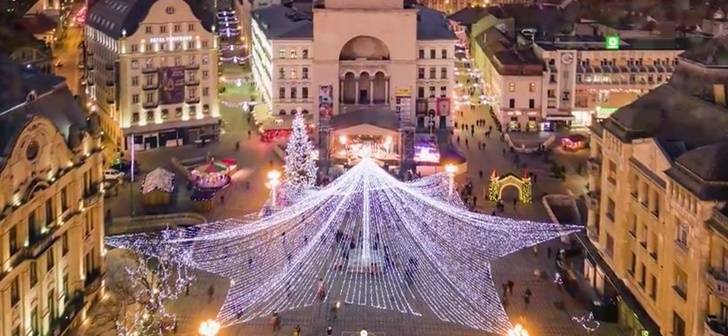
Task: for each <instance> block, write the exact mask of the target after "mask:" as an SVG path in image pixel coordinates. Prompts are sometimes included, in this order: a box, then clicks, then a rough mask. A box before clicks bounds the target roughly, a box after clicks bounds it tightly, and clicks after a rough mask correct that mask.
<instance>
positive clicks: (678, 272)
mask: <svg viewBox="0 0 728 336" xmlns="http://www.w3.org/2000/svg"><path fill="white" fill-rule="evenodd" d="M674 283H675V284H674V285H673V289H674V290H675V292H676V293H677V294H678V295H679V296H680V297H681V298H683V299H686V298H687V297H688V275H687V273H685V271H683V270H682V269H680V267H678V266H677V265H675V276H674Z"/></svg>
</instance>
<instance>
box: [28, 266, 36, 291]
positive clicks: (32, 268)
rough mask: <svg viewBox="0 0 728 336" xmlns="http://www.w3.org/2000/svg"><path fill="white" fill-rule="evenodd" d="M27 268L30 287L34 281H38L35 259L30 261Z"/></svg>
mask: <svg viewBox="0 0 728 336" xmlns="http://www.w3.org/2000/svg"><path fill="white" fill-rule="evenodd" d="M29 269H30V271H29V277H30V287H31V288H32V287H33V286H35V284H36V283H38V264H36V262H35V261H32V262H31V263H30V266H29Z"/></svg>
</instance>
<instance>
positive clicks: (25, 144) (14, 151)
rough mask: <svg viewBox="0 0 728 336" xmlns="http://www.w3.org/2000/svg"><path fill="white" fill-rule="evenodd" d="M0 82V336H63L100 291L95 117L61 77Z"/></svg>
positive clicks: (14, 70)
mask: <svg viewBox="0 0 728 336" xmlns="http://www.w3.org/2000/svg"><path fill="white" fill-rule="evenodd" d="M0 76H1V77H2V78H3V79H4V80H3V81H0V186H2V187H0V293H1V294H0V298H2V300H0V322H1V323H0V335H12V336H17V335H59V334H64V332H65V331H66V329H67V328H68V327H69V326H71V325H73V324H78V323H81V321H82V320H83V319H85V318H86V313H87V311H88V309H89V307H91V306H92V305H93V304H94V302H96V301H98V300H99V299H100V298H101V295H102V294H103V286H102V281H101V278H102V275H103V272H104V264H103V259H102V251H103V249H104V245H103V237H104V223H103V216H104V215H103V207H104V199H103V196H102V194H103V187H102V184H101V182H102V177H103V176H102V161H103V158H102V154H101V130H100V127H99V121H98V117H97V116H96V115H92V116H90V117H87V116H86V115H84V113H83V111H82V110H81V109H80V107H79V106H78V104H77V102H76V100H75V99H74V97H73V95H72V93H71V92H70V91H69V89H68V87H67V86H66V83H65V80H64V79H63V78H61V77H56V76H52V75H46V74H42V73H39V72H36V71H35V70H29V69H27V68H25V67H21V66H19V65H17V64H14V63H11V62H9V61H8V60H7V59H1V58H0Z"/></svg>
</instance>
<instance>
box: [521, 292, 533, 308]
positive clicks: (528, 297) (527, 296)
mask: <svg viewBox="0 0 728 336" xmlns="http://www.w3.org/2000/svg"><path fill="white" fill-rule="evenodd" d="M531 295H533V293H531V289H530V288H526V291H525V292H524V293H523V306H524V309H528V305H529V304H530V303H531Z"/></svg>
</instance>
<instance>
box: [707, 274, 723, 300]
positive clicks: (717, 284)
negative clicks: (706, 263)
mask: <svg viewBox="0 0 728 336" xmlns="http://www.w3.org/2000/svg"><path fill="white" fill-rule="evenodd" d="M705 279H706V282H707V285H708V288H709V289H710V290H711V292H712V293H713V294H714V295H715V296H717V297H718V298H720V300H721V301H725V302H728V274H726V272H724V271H723V270H719V269H716V268H712V267H711V268H709V269H708V271H707V272H706V274H705Z"/></svg>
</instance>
